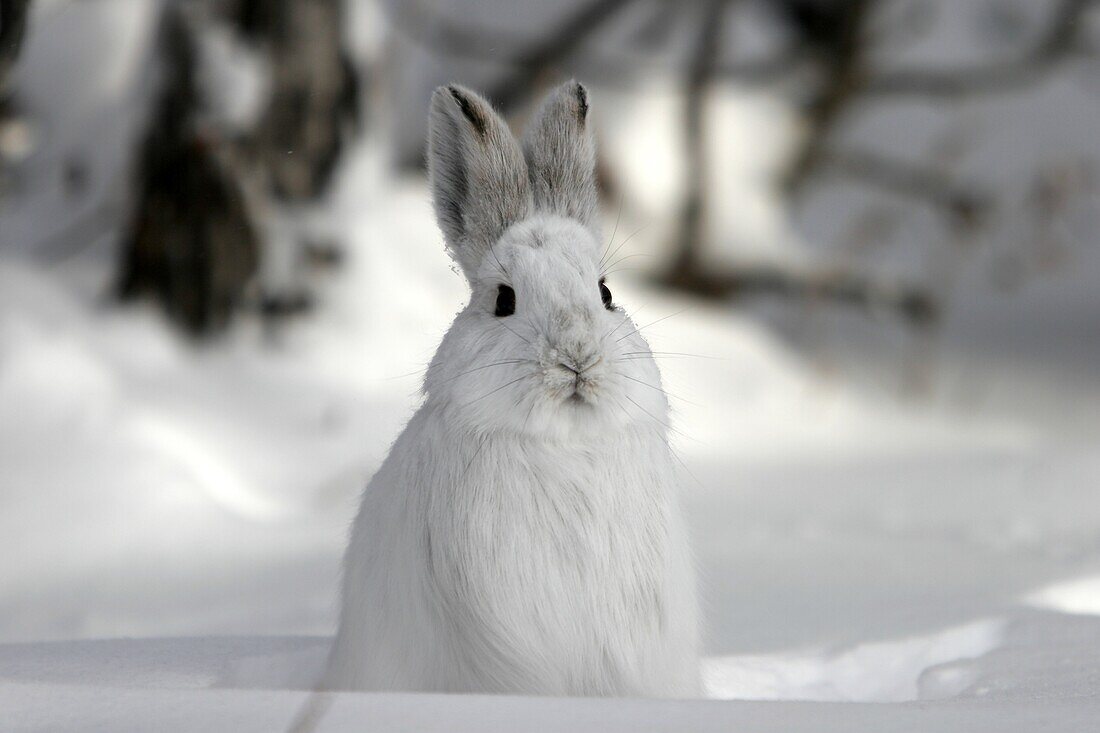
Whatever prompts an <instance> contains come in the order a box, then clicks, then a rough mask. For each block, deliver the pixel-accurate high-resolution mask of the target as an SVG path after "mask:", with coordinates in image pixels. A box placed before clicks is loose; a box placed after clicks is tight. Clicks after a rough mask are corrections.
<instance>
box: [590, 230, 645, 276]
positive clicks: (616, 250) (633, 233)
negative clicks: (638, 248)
mask: <svg viewBox="0 0 1100 733" xmlns="http://www.w3.org/2000/svg"><path fill="white" fill-rule="evenodd" d="M647 226H648V225H647V224H643V225H642V226H640V227H638V228H637V229H635V230H634V231H633V232H631V233H630V236H629V237H627V238H626V239H624V240H623V241H621V242H619V246H618V247H616V248H615V251H614V252H612V253H611V254H610V255H608V256H607V259H611V258H612V257H614V256H615V255H617V254H618V253H619V250H620V249H622V248H623V247H624V246H625V245H626V243H627V242H629V241H630V240H631V239H634V235H635V234H637V233H639V232H640V231H642V230H643V229H645V228H646V227H647ZM603 263H604V258H602V257H601V258H600V267H601V268H602V267H603Z"/></svg>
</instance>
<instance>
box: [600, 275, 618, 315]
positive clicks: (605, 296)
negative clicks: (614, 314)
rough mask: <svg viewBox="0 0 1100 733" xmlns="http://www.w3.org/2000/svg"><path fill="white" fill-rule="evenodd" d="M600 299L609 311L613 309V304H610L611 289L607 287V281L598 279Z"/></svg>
mask: <svg viewBox="0 0 1100 733" xmlns="http://www.w3.org/2000/svg"><path fill="white" fill-rule="evenodd" d="M600 300H602V301H603V307H604V308H607V309H608V310H609V311H613V310H615V306H613V305H612V304H611V290H610V289H609V288H608V287H607V282H606V281H604V280H600Z"/></svg>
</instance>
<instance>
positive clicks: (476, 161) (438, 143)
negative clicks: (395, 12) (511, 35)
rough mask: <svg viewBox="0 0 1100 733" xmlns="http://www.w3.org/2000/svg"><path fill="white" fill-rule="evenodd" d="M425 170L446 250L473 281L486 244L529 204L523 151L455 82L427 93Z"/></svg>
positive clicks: (497, 118)
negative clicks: (426, 168) (426, 155)
mask: <svg viewBox="0 0 1100 733" xmlns="http://www.w3.org/2000/svg"><path fill="white" fill-rule="evenodd" d="M429 127H430V130H429V133H428V173H429V176H430V178H431V185H432V201H433V203H434V205H435V215H436V218H437V219H438V220H439V226H440V228H441V229H442V230H443V236H444V238H445V239H446V240H447V250H448V251H449V252H450V254H451V257H452V258H454V260H455V262H457V263H458V264H459V266H460V267H462V271H463V272H464V273H465V274H466V277H467V279H469V280H470V281H473V279H474V278H475V277H476V275H477V271H478V268H479V267H480V266H481V261H482V259H483V258H484V257H485V255H486V254H487V253H488V252H489V249H490V248H491V247H492V246H493V244H494V243H495V242H496V241H497V239H499V238H500V235H501V234H503V233H504V230H505V229H507V228H508V227H509V226H511V225H512V224H514V223H516V222H517V221H521V220H522V219H524V218H526V217H527V216H529V215H530V213H531V211H532V209H533V205H532V202H531V188H530V182H529V181H528V176H527V163H526V162H525V161H524V159H523V151H522V150H520V147H519V143H518V142H516V139H515V137H513V136H512V133H511V131H510V130H509V129H508V125H507V124H506V123H505V122H504V120H503V119H501V118H500V115H498V114H497V113H496V112H494V111H493V108H492V107H491V106H490V105H489V103H488V102H486V101H485V100H484V99H482V98H481V97H480V96H478V95H477V94H475V93H474V92H472V91H470V90H469V89H464V88H462V87H460V86H456V85H450V86H445V87H439V88H438V89H436V90H435V93H434V94H433V95H432V111H431V116H430V118H429Z"/></svg>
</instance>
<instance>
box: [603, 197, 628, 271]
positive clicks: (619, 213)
mask: <svg viewBox="0 0 1100 733" xmlns="http://www.w3.org/2000/svg"><path fill="white" fill-rule="evenodd" d="M625 199H626V194H625V193H624V194H621V195H620V196H619V212H618V213H617V214H615V226H614V228H612V230H611V239H609V240H607V245H606V246H605V247H604V248H603V252H601V253H600V262H603V258H604V255H606V254H607V250H609V249H611V244H612V242H614V241H615V235H616V234H618V232H619V219H621V218H622V216H623V201H624V200H625Z"/></svg>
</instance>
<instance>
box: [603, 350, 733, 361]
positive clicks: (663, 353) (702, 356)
mask: <svg viewBox="0 0 1100 733" xmlns="http://www.w3.org/2000/svg"><path fill="white" fill-rule="evenodd" d="M635 354H643V355H649V354H652V355H653V356H690V357H692V358H695V359H713V360H715V361H724V359H722V358H721V357H717V356H706V355H705V354H688V353H685V352H682V351H624V352H623V353H622V356H633V355H635Z"/></svg>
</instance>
